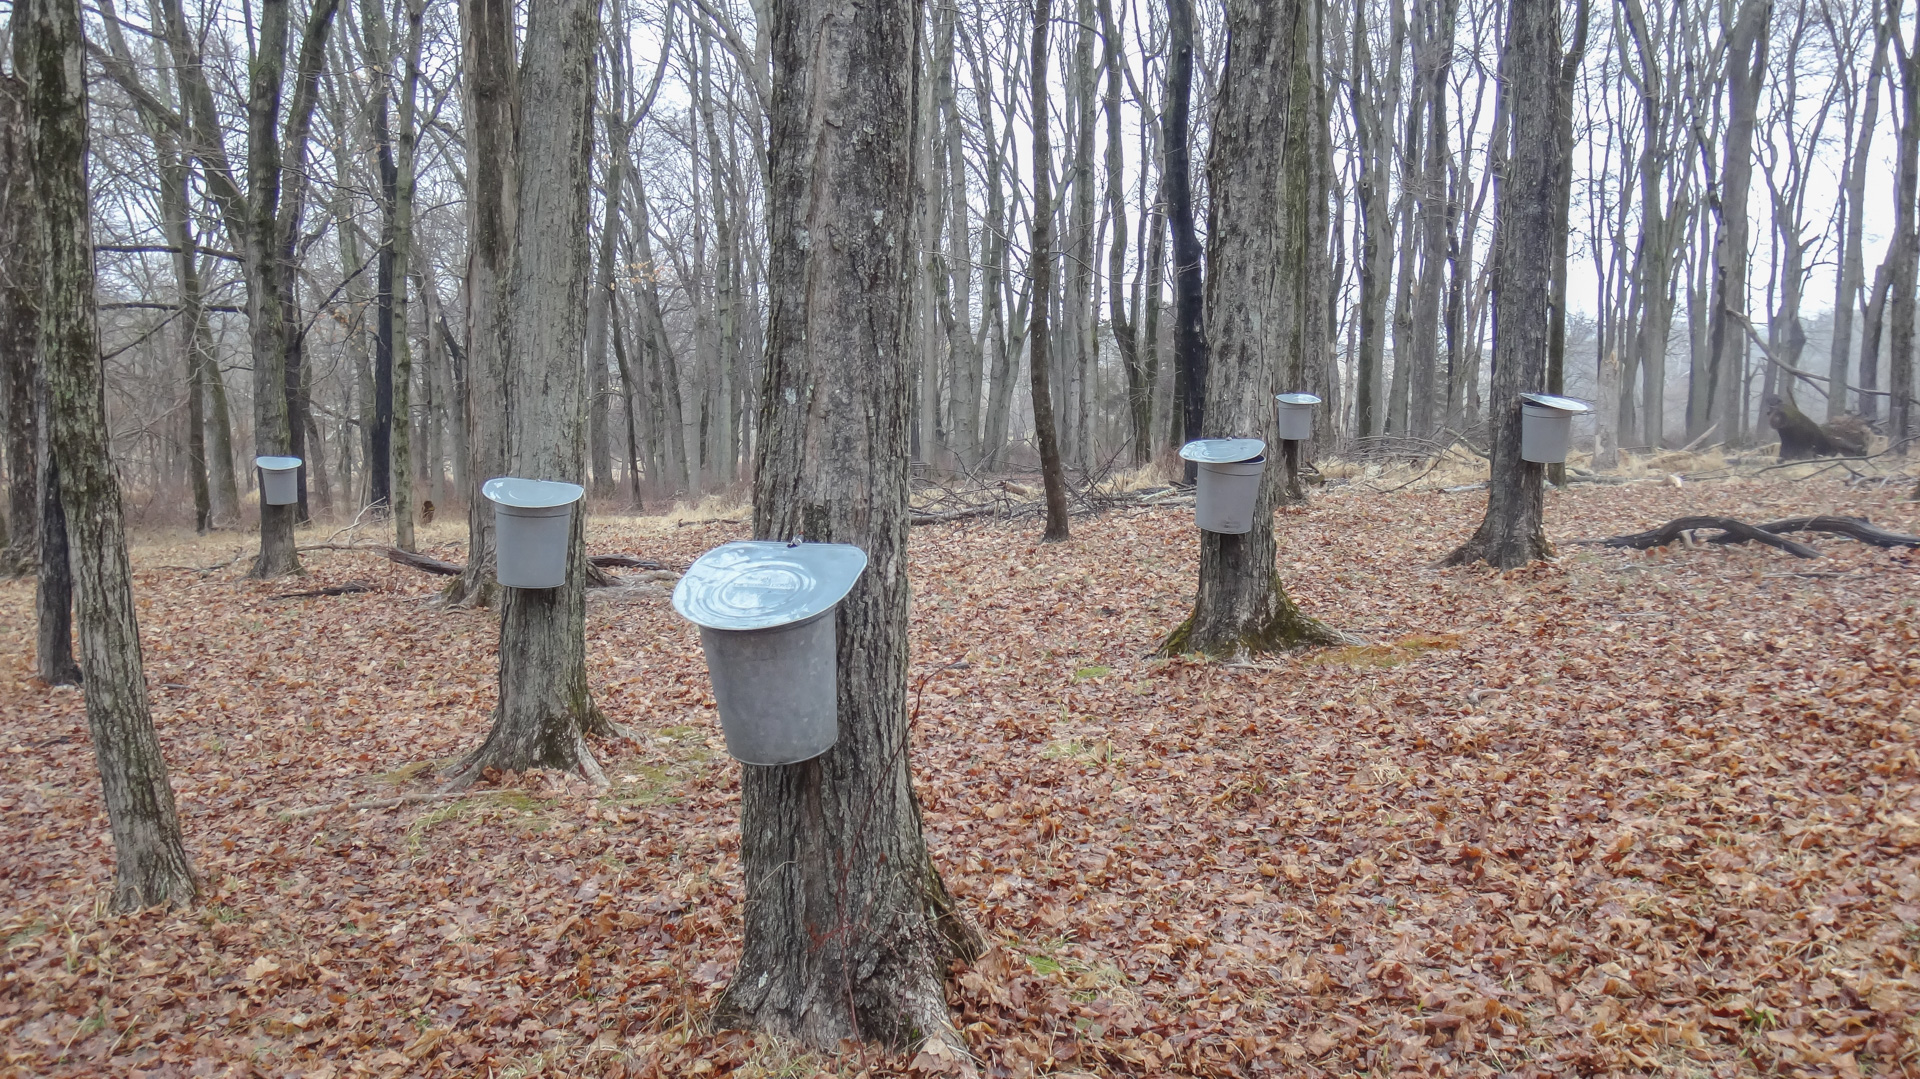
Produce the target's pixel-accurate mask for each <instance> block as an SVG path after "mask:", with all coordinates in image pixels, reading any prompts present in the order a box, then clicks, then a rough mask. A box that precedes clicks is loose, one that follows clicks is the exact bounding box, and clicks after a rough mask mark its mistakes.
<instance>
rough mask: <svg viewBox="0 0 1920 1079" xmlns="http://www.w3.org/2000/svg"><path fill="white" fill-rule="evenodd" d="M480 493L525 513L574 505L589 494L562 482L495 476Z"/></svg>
mask: <svg viewBox="0 0 1920 1079" xmlns="http://www.w3.org/2000/svg"><path fill="white" fill-rule="evenodd" d="M480 493H481V494H483V495H486V496H487V498H489V499H491V500H492V501H494V502H497V503H499V504H500V505H502V506H511V507H513V508H514V509H522V510H544V509H552V508H553V507H555V506H571V505H572V504H574V503H575V502H578V501H580V496H581V495H583V494H586V493H587V489H586V488H585V487H582V486H580V485H579V484H577V483H562V482H561V481H559V480H523V479H521V478H519V477H518V476H495V477H494V478H493V479H490V480H488V481H487V482H485V483H483V484H481V485H480Z"/></svg>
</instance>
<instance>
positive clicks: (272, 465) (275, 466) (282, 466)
mask: <svg viewBox="0 0 1920 1079" xmlns="http://www.w3.org/2000/svg"><path fill="white" fill-rule="evenodd" d="M253 463H254V464H256V465H259V466H260V467H261V468H264V469H266V470H267V471H268V472H291V471H293V470H294V469H296V468H299V467H300V458H298V457H255V458H254V459H253Z"/></svg>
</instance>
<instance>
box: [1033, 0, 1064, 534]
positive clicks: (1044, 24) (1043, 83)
mask: <svg viewBox="0 0 1920 1079" xmlns="http://www.w3.org/2000/svg"><path fill="white" fill-rule="evenodd" d="M1052 6H1053V5H1052V3H1051V0H1037V2H1036V3H1035V4H1034V12H1033V51H1032V54H1031V59H1032V62H1033V82H1032V87H1033V115H1034V116H1036V117H1038V118H1039V122H1037V123H1035V124H1034V125H1033V238H1032V241H1031V243H1030V245H1029V246H1030V247H1031V248H1032V251H1031V252H1030V254H1029V255H1028V259H1029V262H1030V264H1031V268H1030V270H1029V272H1028V276H1029V277H1030V278H1031V279H1032V281H1033V300H1032V303H1033V310H1032V313H1031V315H1030V318H1031V321H1030V322H1029V323H1028V326H1027V372H1028V374H1029V375H1030V376H1031V378H1032V384H1033V438H1034V441H1035V442H1038V443H1039V444H1040V479H1041V485H1042V486H1043V487H1044V488H1045V489H1046V496H1047V528H1046V531H1045V532H1043V533H1041V535H1040V541H1041V542H1042V543H1058V542H1060V541H1062V540H1065V539H1067V538H1069V531H1068V524H1067V474H1066V468H1065V467H1064V466H1063V465H1062V464H1061V462H1060V432H1059V425H1058V422H1057V417H1058V413H1057V411H1056V410H1055V409H1054V407H1053V385H1052V382H1051V379H1050V372H1049V371H1048V365H1049V364H1050V363H1052V358H1051V357H1049V356H1048V355H1047V352H1048V348H1049V345H1050V339H1049V338H1048V332H1049V331H1048V329H1047V310H1048V306H1049V304H1050V303H1051V297H1052V295H1053V188H1052V168H1053V151H1052V149H1051V147H1050V144H1049V142H1048V139H1047V129H1048V123H1047V117H1048V116H1049V115H1050V114H1051V108H1050V106H1049V105H1048V104H1047V30H1048V23H1049V22H1051V21H1052V17H1051V16H1052V12H1051V8H1052Z"/></svg>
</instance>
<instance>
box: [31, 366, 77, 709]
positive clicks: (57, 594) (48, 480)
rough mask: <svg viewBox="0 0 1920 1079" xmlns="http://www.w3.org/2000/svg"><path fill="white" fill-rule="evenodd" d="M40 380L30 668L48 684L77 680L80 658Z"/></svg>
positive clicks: (55, 466) (64, 517)
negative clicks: (75, 648)
mask: <svg viewBox="0 0 1920 1079" xmlns="http://www.w3.org/2000/svg"><path fill="white" fill-rule="evenodd" d="M36 381H39V382H40V386H39V388H38V393H37V397H38V400H39V412H40V423H39V427H40V438H39V451H38V452H39V466H38V468H36V469H35V473H36V476H37V479H38V482H37V484H36V486H37V487H38V488H39V490H40V509H39V513H38V514H37V515H36V522H35V523H36V527H37V531H36V533H35V539H36V540H37V542H38V544H39V548H40V561H39V565H38V569H37V576H36V578H35V582H34V592H33V609H34V616H35V623H36V632H35V635H34V664H33V667H34V673H35V674H36V675H38V676H39V678H40V680H41V681H42V682H45V683H46V684H47V685H50V686H77V685H79V684H80V664H79V663H78V662H76V661H75V660H74V658H73V561H72V554H71V550H70V547H69V545H68V543H67V513H66V510H64V509H63V508H61V503H60V466H59V463H58V462H57V461H56V460H55V459H54V456H53V449H52V447H51V446H49V445H48V438H49V435H50V433H51V432H50V431H49V430H48V424H47V388H46V384H45V381H44V380H41V379H39V378H38V376H37V375H36Z"/></svg>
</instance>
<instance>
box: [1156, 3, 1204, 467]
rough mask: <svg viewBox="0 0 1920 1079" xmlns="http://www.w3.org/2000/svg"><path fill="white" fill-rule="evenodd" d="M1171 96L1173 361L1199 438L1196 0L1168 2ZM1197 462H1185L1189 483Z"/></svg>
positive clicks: (1187, 426)
mask: <svg viewBox="0 0 1920 1079" xmlns="http://www.w3.org/2000/svg"><path fill="white" fill-rule="evenodd" d="M1167 31H1168V35H1169V36H1168V39H1167V100H1166V102H1165V104H1164V105H1163V108H1164V109H1165V110H1166V111H1165V112H1164V113H1162V114H1161V120H1160V123H1161V126H1162V128H1163V130H1164V138H1165V140H1166V141H1165V143H1164V152H1165V154H1166V159H1165V163H1164V165H1163V166H1162V168H1163V169H1164V170H1165V171H1164V173H1163V177H1162V182H1164V183H1165V184H1166V200H1167V224H1168V226H1169V228H1171V229H1172V232H1173V362H1174V370H1175V375H1176V378H1175V381H1176V385H1177V388H1178V389H1179V390H1180V392H1179V393H1178V394H1176V396H1178V397H1180V398H1181V405H1182V406H1183V407H1182V409H1181V413H1182V415H1181V418H1180V429H1181V431H1182V436H1181V437H1182V439H1183V440H1184V439H1194V438H1199V437H1200V430H1201V424H1202V421H1203V419H1204V417H1205V410H1206V388H1207V332H1206V323H1205V321H1204V315H1203V310H1204V307H1205V304H1206V292H1205V289H1204V287H1203V284H1202V271H1201V266H1200V256H1201V249H1200V237H1199V234H1198V233H1197V232H1196V231H1195V230H1194V227H1193V179H1192V176H1191V171H1192V165H1191V159H1192V149H1191V144H1192V139H1191V137H1190V134H1189V132H1188V112H1189V110H1190V108H1191V100H1190V99H1191V97H1192V94H1193V2H1192V0H1167ZM1193 480H1194V465H1193V463H1192V462H1188V463H1187V482H1189V483H1191V482H1193Z"/></svg>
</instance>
